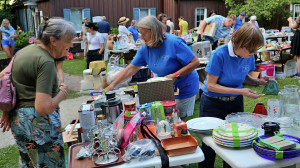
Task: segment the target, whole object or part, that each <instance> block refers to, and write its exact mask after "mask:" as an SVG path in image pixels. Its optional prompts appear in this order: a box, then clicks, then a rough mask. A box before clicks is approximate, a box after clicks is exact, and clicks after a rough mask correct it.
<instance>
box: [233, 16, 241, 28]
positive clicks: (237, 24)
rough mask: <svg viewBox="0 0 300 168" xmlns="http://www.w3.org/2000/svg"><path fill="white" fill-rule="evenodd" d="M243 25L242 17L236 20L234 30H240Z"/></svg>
mask: <svg viewBox="0 0 300 168" xmlns="http://www.w3.org/2000/svg"><path fill="white" fill-rule="evenodd" d="M242 24H243V21H242V20H241V19H240V17H237V18H236V23H235V24H234V25H233V27H234V30H235V31H236V30H237V29H238V28H240V27H241V26H242Z"/></svg>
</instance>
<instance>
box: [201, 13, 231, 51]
mask: <svg viewBox="0 0 300 168" xmlns="http://www.w3.org/2000/svg"><path fill="white" fill-rule="evenodd" d="M209 23H216V24H217V28H216V33H215V35H214V36H213V37H209V38H207V39H208V40H209V41H210V43H211V45H212V50H214V49H216V48H217V47H218V40H219V39H222V38H224V39H225V41H224V43H225V44H226V43H227V42H228V41H229V36H228V35H229V33H230V29H231V27H232V26H233V25H234V24H235V23H236V16H235V15H233V14H232V15H230V16H228V17H227V18H225V17H224V16H221V15H215V16H212V17H209V18H206V19H204V20H203V22H201V24H200V26H199V30H200V34H201V39H203V37H204V34H203V32H204V30H205V27H206V25H207V24H209Z"/></svg>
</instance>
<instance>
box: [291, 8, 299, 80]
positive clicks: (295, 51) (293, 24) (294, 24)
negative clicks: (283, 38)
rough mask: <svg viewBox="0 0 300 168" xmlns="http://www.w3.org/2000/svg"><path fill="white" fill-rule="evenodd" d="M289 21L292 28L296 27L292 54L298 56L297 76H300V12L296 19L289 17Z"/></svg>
mask: <svg viewBox="0 0 300 168" xmlns="http://www.w3.org/2000/svg"><path fill="white" fill-rule="evenodd" d="M288 21H289V23H290V25H291V28H292V29H296V32H295V35H294V37H293V39H292V43H291V46H292V49H291V54H292V55H295V56H296V57H297V74H296V75H297V76H300V14H299V15H298V17H297V18H296V20H295V21H294V20H293V19H292V18H288Z"/></svg>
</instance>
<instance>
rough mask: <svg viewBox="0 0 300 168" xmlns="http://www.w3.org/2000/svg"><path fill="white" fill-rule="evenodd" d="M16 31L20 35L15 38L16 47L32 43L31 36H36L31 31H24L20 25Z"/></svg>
mask: <svg viewBox="0 0 300 168" xmlns="http://www.w3.org/2000/svg"><path fill="white" fill-rule="evenodd" d="M16 33H17V35H18V37H17V38H16V39H15V47H16V48H20V49H21V48H23V47H26V46H27V45H29V44H30V42H29V38H30V37H32V36H34V35H33V33H32V32H31V31H29V32H23V31H22V30H21V28H20V27H19V26H18V28H17V31H16ZM32 42H33V41H32Z"/></svg>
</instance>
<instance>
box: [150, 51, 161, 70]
mask: <svg viewBox="0 0 300 168" xmlns="http://www.w3.org/2000/svg"><path fill="white" fill-rule="evenodd" d="M149 50H150V48H149ZM149 50H148V51H149ZM151 56H152V57H153V52H152V51H151ZM159 57H160V48H159V49H158V57H157V60H156V63H153V65H154V66H156V65H157V63H158V60H159ZM153 58H154V57H153Z"/></svg>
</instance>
